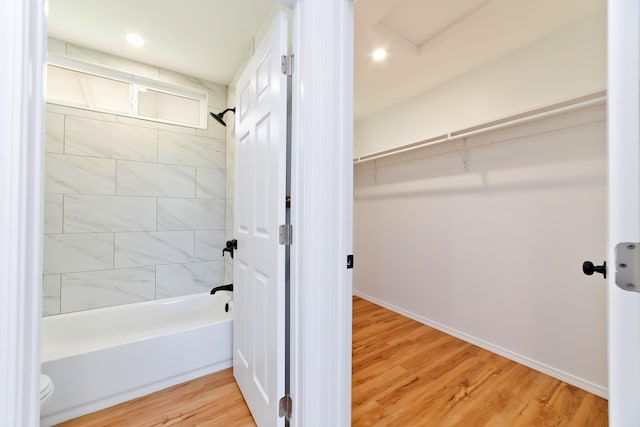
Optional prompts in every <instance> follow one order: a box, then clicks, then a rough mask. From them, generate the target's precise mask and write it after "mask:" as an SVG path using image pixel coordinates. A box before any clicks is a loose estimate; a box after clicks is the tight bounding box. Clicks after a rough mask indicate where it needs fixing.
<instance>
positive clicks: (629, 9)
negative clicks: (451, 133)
mask: <svg viewBox="0 0 640 427" xmlns="http://www.w3.org/2000/svg"><path fill="white" fill-rule="evenodd" d="M608 16H609V18H608V19H609V23H608V36H609V49H608V50H609V52H608V55H609V59H608V100H607V108H608V112H607V120H608V145H609V261H610V262H609V268H608V270H609V275H608V279H609V282H608V288H609V421H610V422H609V425H611V426H612V427H622V426H637V425H640V424H639V423H640V293H638V292H635V291H637V290H640V283H638V281H637V279H638V277H634V276H638V275H640V274H638V272H640V265H638V264H640V263H639V262H638V261H639V260H640V256H639V255H638V254H639V253H640V120H639V119H640V117H639V116H640V107H639V106H640V94H639V92H638V86H639V84H638V83H639V82H640V68H639V67H640V29H639V27H640V2H638V1H630V0H610V1H609V11H608ZM624 242H627V245H625V244H624ZM621 243H623V244H622V247H621V248H620V251H622V252H620V251H616V249H615V247H616V246H618V245H620V244H621ZM634 243H635V244H634ZM625 251H626V253H625ZM616 252H618V255H616ZM616 256H617V258H616ZM625 257H627V258H629V261H628V262H633V263H634V264H635V266H633V265H632V264H628V265H627V267H626V268H625V267H622V266H620V264H621V263H622V262H623V261H624V258H625ZM625 264H627V262H625ZM633 270H635V271H636V274H631V275H629V276H628V279H624V276H625V275H627V274H628V273H629V272H632V273H633ZM623 279H624V280H623ZM617 282H619V283H620V285H621V286H622V287H635V289H634V290H623V289H622V288H621V287H619V286H618V285H617Z"/></svg>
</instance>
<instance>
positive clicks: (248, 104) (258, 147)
mask: <svg viewBox="0 0 640 427" xmlns="http://www.w3.org/2000/svg"><path fill="white" fill-rule="evenodd" d="M287 46H288V43H287V17H286V15H285V14H284V13H281V14H279V15H278V16H277V18H276V20H275V21H274V23H273V24H272V26H271V28H270V30H269V31H268V33H267V35H266V36H265V37H264V39H263V41H262V43H261V44H260V46H258V48H257V49H256V52H255V54H254V56H253V57H252V59H251V61H250V62H249V65H248V66H247V68H246V69H245V71H244V72H243V73H242V77H241V78H240V79H239V80H238V84H237V86H236V131H235V132H236V133H235V135H236V171H235V200H236V202H235V215H234V221H235V223H234V224H235V225H234V228H235V238H236V239H237V241H238V248H237V252H236V256H235V259H234V268H233V272H234V275H233V277H234V325H233V374H234V376H235V378H236V381H237V383H238V385H239V386H240V390H241V391H242V394H243V395H244V398H245V400H246V402H247V404H248V405H249V409H251V414H252V415H253V417H254V419H255V421H256V422H257V424H258V425H259V426H261V427H263V426H280V425H284V419H283V418H280V417H279V414H278V401H279V399H280V398H281V397H282V396H284V392H285V388H284V384H285V383H284V380H285V363H284V360H285V247H284V246H282V245H280V244H279V229H278V227H279V225H281V224H285V196H286V142H287V139H286V138H287V77H286V76H285V75H284V74H283V73H282V72H281V56H282V55H286V54H287Z"/></svg>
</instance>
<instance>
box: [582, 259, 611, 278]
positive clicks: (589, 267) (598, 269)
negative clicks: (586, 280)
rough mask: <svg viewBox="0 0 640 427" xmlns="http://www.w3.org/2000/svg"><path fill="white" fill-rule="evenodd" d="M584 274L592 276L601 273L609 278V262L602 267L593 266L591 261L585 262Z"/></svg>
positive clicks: (583, 264)
mask: <svg viewBox="0 0 640 427" xmlns="http://www.w3.org/2000/svg"><path fill="white" fill-rule="evenodd" d="M582 272H583V273H584V274H586V275H587V276H591V275H592V274H593V273H600V274H602V275H603V276H604V278H605V279H606V278H607V261H605V262H604V263H603V264H602V265H593V263H592V262H591V261H585V262H583V263H582Z"/></svg>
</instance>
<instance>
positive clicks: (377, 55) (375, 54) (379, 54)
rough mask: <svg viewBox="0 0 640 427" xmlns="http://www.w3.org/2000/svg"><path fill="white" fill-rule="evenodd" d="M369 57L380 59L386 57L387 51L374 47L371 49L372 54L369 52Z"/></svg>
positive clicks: (375, 59)
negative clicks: (374, 48)
mask: <svg viewBox="0 0 640 427" xmlns="http://www.w3.org/2000/svg"><path fill="white" fill-rule="evenodd" d="M371 57H372V58H373V60H374V61H382V60H383V59H384V58H386V57H387V51H386V49H376V50H374V51H373V54H371Z"/></svg>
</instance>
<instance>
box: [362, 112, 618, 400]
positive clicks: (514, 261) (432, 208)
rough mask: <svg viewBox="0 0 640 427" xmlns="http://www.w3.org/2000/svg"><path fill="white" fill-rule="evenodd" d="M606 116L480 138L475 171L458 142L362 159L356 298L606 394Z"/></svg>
mask: <svg viewBox="0 0 640 427" xmlns="http://www.w3.org/2000/svg"><path fill="white" fill-rule="evenodd" d="M604 119H605V112H604V107H603V106H596V107H591V108H589V109H585V110H582V111H577V112H573V113H568V114H565V115H563V116H560V117H555V118H550V119H545V120H543V121H539V122H534V123H530V124H526V125H521V126H518V127H515V128H509V129H504V130H500V131H493V132H491V133H487V134H484V135H478V136H475V137H472V138H469V139H468V140H467V143H468V146H469V147H470V149H469V171H468V172H464V169H463V163H462V161H461V159H460V157H459V156H458V154H457V153H455V152H454V151H455V147H456V146H455V145H454V143H452V142H449V143H447V144H443V145H440V146H434V147H429V148H426V149H421V150H416V151H414V152H409V153H404V154H399V155H394V156H391V157H388V158H384V159H381V160H377V161H375V162H374V161H371V162H367V163H363V164H361V165H357V166H356V168H355V179H356V182H355V218H354V219H355V221H354V223H355V254H356V269H355V270H354V277H355V279H354V288H355V292H356V294H360V295H363V296H365V297H366V298H369V299H371V300H373V301H376V302H378V303H380V304H382V305H385V306H387V307H390V308H392V309H394V310H396V311H398V312H401V313H403V314H406V315H409V316H411V317H413V318H415V319H418V320H420V321H422V322H424V323H427V324H431V325H434V326H436V327H438V328H440V329H442V330H444V331H446V332H449V333H452V334H454V335H457V336H459V337H462V338H463V339H466V340H468V341H471V342H473V343H476V344H479V345H481V346H483V347H485V348H488V349H490V350H492V351H496V352H498V353H501V354H503V355H506V356H507V357H510V358H512V359H514V360H517V361H519V362H522V363H524V364H526V365H529V366H532V367H534V368H536V369H539V370H542V371H545V372H547V373H551V374H552V375H555V376H557V377H559V378H561V379H564V380H566V381H568V382H570V383H573V384H575V385H578V386H580V387H583V388H585V389H587V390H590V391H592V392H595V393H597V394H599V395H606V386H607V368H606V343H607V337H606V323H607V317H606V291H605V285H606V283H605V281H604V280H602V279H601V278H600V276H598V277H587V276H584V275H583V274H582V272H581V265H582V262H583V261H584V260H587V259H590V260H593V261H594V262H598V263H599V262H601V261H603V260H604V258H605V252H606V247H605V243H606V235H605V227H606V209H605V206H606V205H605V203H606V190H605V186H606V143H605V141H606V140H605V121H604ZM419 127H420V123H419V122H417V123H416V124H415V125H414V126H413V128H419ZM391 142H393V141H391ZM458 146H459V145H458Z"/></svg>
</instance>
